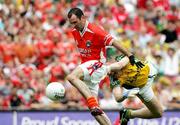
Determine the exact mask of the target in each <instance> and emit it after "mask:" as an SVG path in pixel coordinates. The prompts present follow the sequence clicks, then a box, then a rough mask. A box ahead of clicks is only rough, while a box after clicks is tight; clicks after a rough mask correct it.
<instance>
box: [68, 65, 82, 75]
mask: <svg viewBox="0 0 180 125" xmlns="http://www.w3.org/2000/svg"><path fill="white" fill-rule="evenodd" d="M70 75H73V76H76V77H77V78H83V76H84V74H83V70H82V68H81V67H79V66H78V67H76V68H75V69H74V70H73V71H72V72H71V73H70Z"/></svg>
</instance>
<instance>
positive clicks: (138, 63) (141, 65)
mask: <svg viewBox="0 0 180 125" xmlns="http://www.w3.org/2000/svg"><path fill="white" fill-rule="evenodd" d="M129 61H130V63H131V65H134V64H135V65H136V66H137V68H143V67H144V64H143V63H142V62H141V61H139V60H136V59H135V57H134V55H131V56H129Z"/></svg>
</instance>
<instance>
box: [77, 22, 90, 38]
mask: <svg viewBox="0 0 180 125" xmlns="http://www.w3.org/2000/svg"><path fill="white" fill-rule="evenodd" d="M88 24H89V22H88V21H87V20H86V23H85V26H84V29H83V31H82V32H80V31H79V33H80V35H81V36H83V35H84V33H85V32H86V30H87V29H88V28H87V27H88Z"/></svg>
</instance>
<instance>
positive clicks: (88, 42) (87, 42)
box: [86, 40, 92, 48]
mask: <svg viewBox="0 0 180 125" xmlns="http://www.w3.org/2000/svg"><path fill="white" fill-rule="evenodd" d="M91 44H92V42H91V41H90V40H87V41H86V47H87V48H89V47H90V46H91Z"/></svg>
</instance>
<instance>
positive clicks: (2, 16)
mask: <svg viewBox="0 0 180 125" xmlns="http://www.w3.org/2000/svg"><path fill="white" fill-rule="evenodd" d="M71 7H79V8H81V9H83V10H84V12H85V15H86V16H87V19H88V20H89V21H90V22H94V23H96V24H97V25H101V26H102V27H104V28H105V30H106V31H108V32H109V33H110V34H111V35H112V36H113V37H115V38H117V39H119V40H120V41H119V44H121V45H122V46H124V47H126V48H127V49H129V50H130V51H131V52H133V53H134V54H135V55H136V57H138V58H140V59H142V60H148V61H151V62H153V63H154V64H155V65H156V66H157V68H158V69H159V74H158V76H157V78H156V79H155V82H154V84H153V89H154V91H155V94H156V95H157V97H158V99H159V100H160V101H161V102H162V104H163V107H164V109H180V1H179V0H0V109H1V110H11V109H23V110H30V109H45V110H46V109H47V110H48V109H62V110H64V109H65V110H67V109H68V110H71V109H72V110H73V109H75V110H76V109H86V108H87V107H86V103H85V100H84V99H83V98H82V96H81V95H80V94H79V92H78V91H77V90H76V89H75V88H74V87H72V86H71V85H70V83H68V82H67V81H66V80H65V77H66V75H67V74H68V73H69V72H71V71H72V70H73V69H74V68H75V67H76V66H77V65H78V64H79V62H80V59H79V53H78V52H77V50H76V45H75V43H74V39H73V37H72V35H71V33H70V30H71V28H70V27H69V23H68V20H67V17H66V14H67V12H68V11H69V9H70V8H71ZM115 55H117V52H116V50H115V49H114V48H112V47H107V57H108V61H109V62H111V61H113V60H114V56H115ZM53 81H59V82H61V83H63V85H64V86H65V88H66V95H65V98H64V99H63V100H61V101H60V102H58V103H54V102H52V101H50V100H49V99H48V98H47V97H46V96H45V87H46V85H47V84H48V83H49V82H53ZM99 103H100V106H101V107H102V108H103V109H119V108H120V106H121V104H118V103H116V102H115V100H114V98H113V96H112V94H111V90H110V87H109V79H108V77H106V78H105V79H104V80H103V81H102V82H101V83H100V92H99ZM123 105H124V106H125V107H130V108H140V107H142V106H143V104H142V103H141V101H140V100H139V99H138V98H129V99H127V100H126V101H124V102H123Z"/></svg>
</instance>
